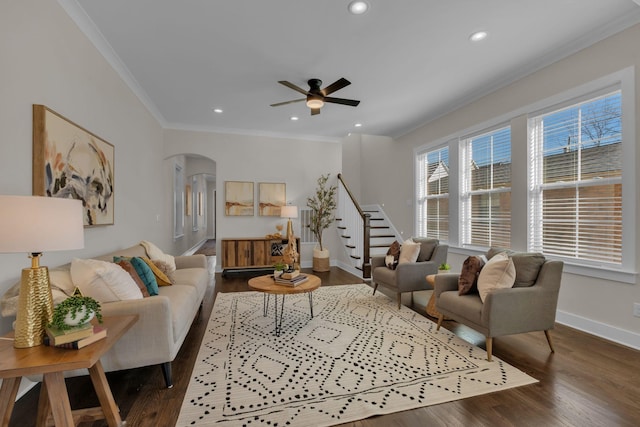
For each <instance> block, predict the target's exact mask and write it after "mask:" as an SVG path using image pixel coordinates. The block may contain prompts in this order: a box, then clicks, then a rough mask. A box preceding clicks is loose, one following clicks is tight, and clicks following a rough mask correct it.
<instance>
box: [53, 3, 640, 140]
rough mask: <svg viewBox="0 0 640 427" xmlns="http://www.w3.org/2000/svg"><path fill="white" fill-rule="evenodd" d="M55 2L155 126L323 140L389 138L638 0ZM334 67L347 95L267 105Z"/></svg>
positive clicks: (630, 19)
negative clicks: (475, 39) (478, 35)
mask: <svg viewBox="0 0 640 427" xmlns="http://www.w3.org/2000/svg"><path fill="white" fill-rule="evenodd" d="M58 1H59V3H60V4H61V5H62V6H63V7H64V8H65V10H66V11H67V13H68V14H69V15H70V16H71V17H72V18H73V19H74V20H75V21H76V23H77V24H78V25H79V27H80V28H81V29H82V30H83V31H84V32H85V33H86V34H87V35H88V36H89V38H90V39H91V40H92V41H93V42H94V44H95V45H96V46H97V47H98V49H99V50H100V51H101V52H102V53H103V54H104V55H105V57H106V58H107V59H108V60H109V62H110V63H111V64H112V65H113V66H114V68H115V69H116V70H117V71H118V72H119V73H120V74H121V75H122V76H123V78H124V79H125V81H127V83H128V84H129V85H130V86H131V88H132V89H133V90H134V91H135V92H136V93H137V94H138V96H139V97H140V99H142V100H143V102H145V104H146V105H147V107H148V108H149V109H150V110H151V111H152V113H153V114H154V115H155V116H156V118H157V119H158V121H159V122H160V123H161V124H162V126H164V127H167V128H178V129H193V130H210V131H222V132H234V133H236V132H239V133H246V134H259V135H272V136H285V137H294V138H310V139H325V140H338V139H339V138H341V137H344V136H345V135H347V134H348V133H349V132H359V133H365V134H372V135H387V136H392V137H397V136H399V135H402V134H404V133H406V132H408V131H409V130H411V129H413V128H415V127H417V126H419V125H420V124H423V123H425V122H428V121H429V120H432V119H434V118H436V117H438V116H440V115H442V114H444V113H446V112H449V111H451V110H453V109H455V108H458V107H460V106H461V105H464V104H465V103H468V102H470V101H472V100H474V99H477V98H478V97H480V96H482V95H484V94H487V93H489V92H491V91H492V90H495V89H497V88H499V87H501V86H504V85H506V84H508V83H510V82H512V81H514V80H515V79H518V78H521V77H523V76H525V75H527V74H529V73H531V72H533V71H535V70H537V69H539V68H541V67H543V66H545V65H548V64H550V63H551V62H554V61H556V60H558V59H560V58H562V57H564V56H567V55H569V54H571V53H573V52H575V51H577V50H579V49H581V48H584V47H586V46H588V45H590V44H592V43H594V42H596V41H598V40H601V39H603V38H605V37H607V36H609V35H611V34H614V33H615V32H618V31H620V30H622V29H624V28H626V27H628V26H630V25H633V24H635V23H637V22H640V7H639V5H638V4H637V2H638V0H535V1H531V0H528V1H525V0H482V1H480V0H394V1H390V0H369V3H370V5H371V8H370V10H369V12H367V13H366V14H364V15H360V16H356V15H351V14H349V13H348V12H347V4H348V3H349V0H324V1H317V0H245V1H239V0H182V1H176V0H109V1H105V0H58ZM480 29H482V30H486V31H488V33H489V37H488V38H487V39H486V40H484V41H483V42H480V43H476V44H474V43H471V42H470V41H469V39H468V37H469V35H470V34H471V33H472V32H474V31H476V30H480ZM340 77H345V78H346V79H347V80H350V81H351V83H352V84H351V85H350V86H348V87H346V88H344V89H342V90H340V91H338V92H335V93H334V94H332V96H335V97H340V98H352V99H358V100H360V101H361V103H360V105H359V106H358V107H355V108H354V107H349V106H343V105H337V104H326V105H325V106H324V107H323V108H322V110H321V114H320V115H316V116H311V115H310V114H309V113H310V112H309V109H308V108H307V107H306V106H305V104H304V102H298V103H294V104H289V105H285V106H281V107H270V106H269V105H270V104H272V103H276V102H281V101H287V100H292V99H298V98H301V95H300V94H299V93H298V92H295V91H293V90H291V89H289V88H286V87H284V86H282V85H280V84H278V83H277V81H278V80H287V81H289V82H291V83H294V84H296V85H298V86H300V87H302V88H305V89H306V88H308V86H307V84H306V82H307V80H308V79H310V78H319V79H321V80H323V82H324V84H323V87H324V86H326V85H328V84H330V83H332V82H334V81H335V80H337V79H339V78H340ZM213 108H221V109H223V110H224V112H223V113H222V114H216V113H214V112H213V111H212V109H213ZM291 116H298V117H299V120H298V121H291V120H290V117H291ZM355 123H362V127H361V128H355V127H354V124H355Z"/></svg>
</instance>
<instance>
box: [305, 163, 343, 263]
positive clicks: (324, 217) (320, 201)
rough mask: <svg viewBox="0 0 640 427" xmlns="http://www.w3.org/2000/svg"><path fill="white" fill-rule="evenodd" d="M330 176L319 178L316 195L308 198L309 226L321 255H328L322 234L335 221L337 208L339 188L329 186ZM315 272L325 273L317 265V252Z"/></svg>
mask: <svg viewBox="0 0 640 427" xmlns="http://www.w3.org/2000/svg"><path fill="white" fill-rule="evenodd" d="M329 175H330V174H326V175H321V176H320V178H318V187H317V188H316V193H315V195H314V196H313V197H309V198H307V206H308V207H309V208H311V223H310V224H309V229H310V230H311V232H312V233H313V235H314V236H315V237H316V240H317V241H318V246H319V249H320V252H321V253H323V252H324V253H326V252H325V248H324V246H323V245H322V234H323V232H324V230H326V229H327V228H329V226H330V225H331V223H332V222H333V221H334V219H335V218H334V216H333V212H334V211H335V209H336V206H337V204H336V203H337V202H336V192H337V191H338V187H337V186H335V185H329V186H327V182H328V181H329ZM327 252H328V251H327ZM327 261H328V254H327ZM326 269H327V270H328V266H326ZM314 270H316V271H325V269H324V268H323V267H320V266H318V265H317V264H316V257H315V251H314Z"/></svg>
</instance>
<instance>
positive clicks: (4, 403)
mask: <svg viewBox="0 0 640 427" xmlns="http://www.w3.org/2000/svg"><path fill="white" fill-rule="evenodd" d="M21 379H22V377H15V378H3V379H2V387H1V388H0V420H2V427H8V426H9V420H11V413H12V412H13V406H14V405H15V403H16V396H17V395H18V389H19V388H20V380H21Z"/></svg>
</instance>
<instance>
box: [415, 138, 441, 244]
mask: <svg viewBox="0 0 640 427" xmlns="http://www.w3.org/2000/svg"><path fill="white" fill-rule="evenodd" d="M416 160H417V172H418V173H417V181H418V182H417V188H418V194H417V196H418V203H417V222H418V224H417V232H418V235H419V236H423V237H432V238H435V239H439V240H441V241H448V240H449V147H442V148H439V149H437V150H433V151H428V152H424V153H420V154H418V156H417V159H416Z"/></svg>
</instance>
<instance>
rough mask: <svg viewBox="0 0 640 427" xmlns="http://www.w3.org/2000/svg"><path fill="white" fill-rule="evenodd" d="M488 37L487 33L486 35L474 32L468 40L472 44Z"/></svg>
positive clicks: (482, 32)
mask: <svg viewBox="0 0 640 427" xmlns="http://www.w3.org/2000/svg"><path fill="white" fill-rule="evenodd" d="M488 35H489V33H487V32H486V31H476V32H475V33H473V34H471V35H470V36H469V40H471V41H472V42H479V41H482V40H484V39H486V38H487V36H488Z"/></svg>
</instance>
